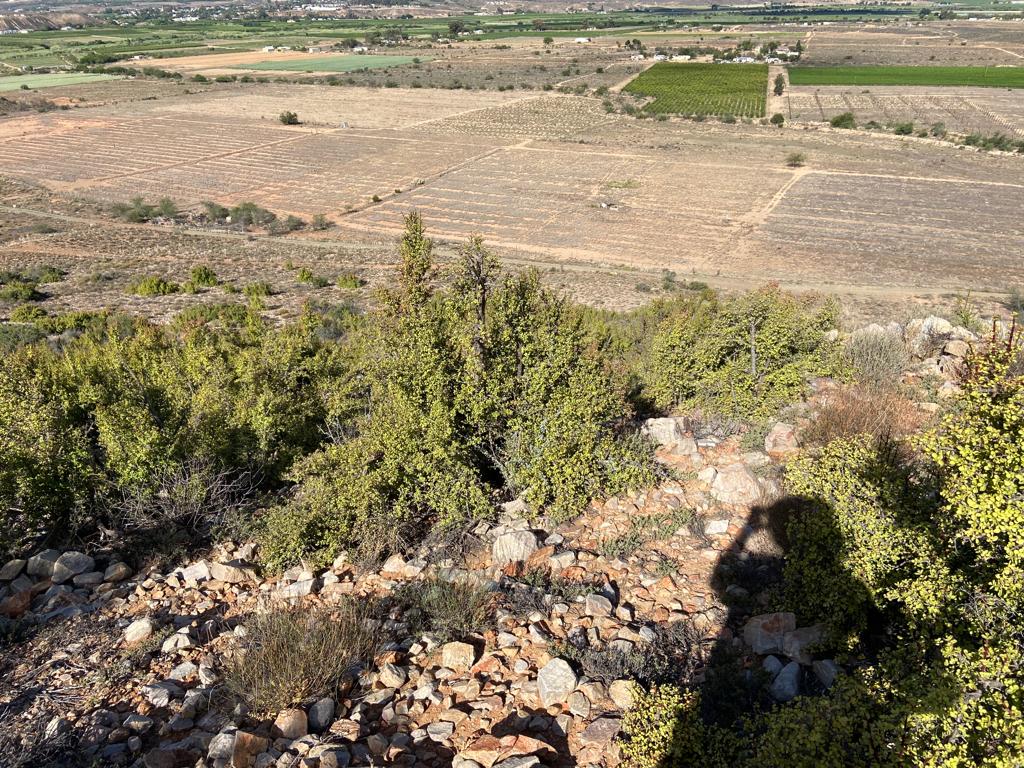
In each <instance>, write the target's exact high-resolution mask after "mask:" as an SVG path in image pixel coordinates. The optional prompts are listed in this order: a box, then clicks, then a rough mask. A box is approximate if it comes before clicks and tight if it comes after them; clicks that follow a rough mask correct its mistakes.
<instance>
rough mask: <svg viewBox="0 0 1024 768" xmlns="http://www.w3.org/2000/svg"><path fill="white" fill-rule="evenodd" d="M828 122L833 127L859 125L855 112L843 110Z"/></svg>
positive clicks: (853, 126)
mask: <svg viewBox="0 0 1024 768" xmlns="http://www.w3.org/2000/svg"><path fill="white" fill-rule="evenodd" d="M828 122H829V125H831V126H832V127H833V128H856V127H857V119H856V118H855V117H854V116H853V112H843V113H842V114H839V115H836V116H835V117H833V118H832V119H831V120H829V121H828Z"/></svg>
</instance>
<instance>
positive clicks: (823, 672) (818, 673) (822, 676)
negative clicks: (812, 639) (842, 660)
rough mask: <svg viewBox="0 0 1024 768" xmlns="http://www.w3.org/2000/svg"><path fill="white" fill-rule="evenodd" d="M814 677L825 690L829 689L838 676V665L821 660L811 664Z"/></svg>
mask: <svg viewBox="0 0 1024 768" xmlns="http://www.w3.org/2000/svg"><path fill="white" fill-rule="evenodd" d="M811 669H812V670H813V671H814V676H815V677H816V678H818V682H820V683H821V684H822V685H823V686H825V687H826V688H831V687H832V684H833V683H834V682H835V681H836V677H837V676H838V675H839V665H838V664H836V663H835V661H833V660H832V659H822V660H821V661H816V662H814V663H813V664H811Z"/></svg>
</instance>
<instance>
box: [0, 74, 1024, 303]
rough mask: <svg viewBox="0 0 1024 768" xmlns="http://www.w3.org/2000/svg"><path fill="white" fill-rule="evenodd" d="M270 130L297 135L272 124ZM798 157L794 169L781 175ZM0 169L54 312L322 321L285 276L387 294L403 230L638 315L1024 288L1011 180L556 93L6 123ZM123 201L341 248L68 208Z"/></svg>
mask: <svg viewBox="0 0 1024 768" xmlns="http://www.w3.org/2000/svg"><path fill="white" fill-rule="evenodd" d="M115 85H116V84H115ZM82 87H83V88H85V87H88V88H91V89H95V88H96V87H97V86H95V85H90V86H82ZM67 93H68V94H69V97H73V90H72V89H70V88H69V89H67ZM994 95H995V96H997V97H998V96H999V93H998V92H997V93H995V94H994ZM90 98H92V99H93V102H92V103H96V102H102V99H97V98H96V96H95V94H93V95H92V96H91V97H90ZM972 98H973V97H972ZM286 108H291V109H295V110H296V111H298V112H299V114H300V117H303V118H305V119H307V120H308V123H307V124H306V125H303V126H283V125H281V124H280V122H279V121H278V120H277V119H276V116H277V114H278V113H279V112H280V111H281V110H282V109H286ZM949 122H951V121H950V120H947V123H949ZM342 123H346V124H347V125H348V127H347V128H340V127H338V126H339V125H341V124H342ZM793 152H800V153H802V154H804V155H805V157H806V162H805V165H804V167H802V168H796V169H793V168H789V167H787V166H786V164H785V162H784V160H785V158H786V156H787V155H788V154H790V153H793ZM0 168H2V169H3V173H4V174H5V175H7V176H9V177H11V178H12V179H20V180H22V181H23V182H26V183H32V184H41V185H43V186H44V187H45V188H46V189H49V190H51V191H52V192H53V193H58V195H59V196H58V197H52V195H49V196H48V195H46V194H44V193H32V194H30V193H28V192H26V191H24V188H23V187H22V186H20V185H19V184H11V185H8V186H7V187H6V189H7V193H6V194H5V195H4V196H3V197H4V199H3V200H0V206H6V209H0V212H3V220H4V221H5V223H6V224H5V228H0V262H2V263H3V264H4V265H7V264H8V263H10V264H12V265H13V264H16V263H18V264H20V263H21V262H23V261H25V260H35V261H37V262H40V263H41V262H45V261H47V260H50V261H53V260H57V261H63V262H64V263H71V264H73V265H74V267H73V269H72V270H71V271H72V274H71V276H70V278H69V280H68V281H66V282H65V283H62V284H59V286H58V287H56V288H54V292H55V295H54V297H53V298H52V299H51V301H53V302H57V303H58V304H61V303H63V304H67V305H69V306H70V305H74V304H76V303H77V304H81V303H82V302H85V303H86V304H89V303H91V304H92V305H99V306H104V305H114V306H123V305H128V306H129V307H130V308H133V309H135V310H137V311H143V312H146V313H149V314H166V313H169V312H172V311H173V309H174V308H176V307H178V305H179V304H182V303H188V302H190V301H194V300H196V299H195V297H187V296H178V297H169V298H165V299H147V300H142V299H139V298H135V297H129V296H126V294H125V287H126V285H127V283H128V282H129V281H130V277H131V276H132V275H136V276H137V275H139V274H153V273H161V274H167V275H168V276H170V277H173V278H175V279H179V280H180V279H184V278H185V277H186V276H187V270H188V268H189V266H191V265H192V264H194V263H206V262H210V263H211V264H212V265H213V266H214V268H215V269H217V271H218V272H219V273H220V272H223V273H224V275H225V276H226V277H227V278H229V279H233V280H239V281H243V280H246V279H252V278H254V276H255V275H264V274H265V275H266V277H267V279H269V280H270V281H271V282H272V283H274V284H275V285H280V286H281V287H282V290H281V292H280V293H279V294H278V295H276V296H274V297H272V298H271V300H270V302H271V304H272V305H273V307H275V308H276V310H277V311H281V312H293V311H297V309H298V307H299V306H300V305H301V302H302V301H303V300H304V299H305V298H310V296H312V297H313V298H322V297H326V298H330V299H333V300H339V299H341V298H345V296H344V295H343V293H342V292H341V291H340V289H336V288H326V289H321V291H313V289H311V288H309V287H308V286H300V285H298V284H296V283H295V280H294V276H293V275H292V274H291V273H290V272H289V271H288V270H286V269H285V268H284V266H283V265H284V263H285V262H286V261H288V260H289V259H290V260H291V261H292V262H293V264H294V265H299V266H301V265H305V264H309V265H310V268H312V269H314V271H315V272H319V273H321V274H324V275H326V276H328V277H333V276H335V275H337V274H338V273H339V272H341V271H346V270H355V271H360V272H365V273H366V274H367V275H368V276H370V277H371V282H372V281H374V280H377V281H379V280H383V279H386V275H387V274H388V269H389V265H390V263H391V261H392V260H393V258H394V256H393V249H392V244H393V239H394V236H395V234H396V233H397V232H398V230H399V229H400V227H401V223H402V215H403V214H404V213H405V212H407V211H409V210H412V209H418V210H420V211H422V212H423V213H424V215H425V217H426V220H427V223H428V226H429V228H430V231H431V233H432V234H433V235H434V236H435V237H437V238H438V239H439V240H440V241H441V242H442V243H445V244H448V243H450V244H452V245H445V246H444V248H445V252H446V253H451V252H452V248H453V246H454V245H455V244H457V242H458V241H459V240H461V239H463V238H465V237H466V236H468V235H469V234H471V233H480V234H482V235H484V237H485V238H486V239H487V241H488V242H489V243H491V244H492V246H493V247H495V248H496V249H497V250H499V252H501V253H502V254H503V255H504V256H506V258H508V259H509V260H510V263H513V264H523V263H528V264H533V265H536V266H539V267H540V268H541V269H542V270H543V271H544V272H545V275H546V279H548V281H549V282H550V283H551V284H553V285H557V286H559V287H561V288H563V289H565V290H567V291H568V292H569V293H571V294H572V295H573V296H575V297H576V298H579V299H581V300H585V301H590V302H592V303H595V304H599V305H603V306H618V307H622V306H635V305H637V304H639V303H641V302H643V301H645V300H647V299H649V298H650V293H651V291H652V290H653V291H656V290H657V289H658V286H659V285H660V279H661V274H662V271H663V270H672V271H674V272H676V273H677V275H679V276H680V278H684V277H685V278H686V279H698V280H705V281H706V282H709V283H712V284H714V285H718V286H722V287H726V288H729V287H734V288H743V287H748V286H752V285H757V284H760V283H763V282H765V281H768V280H778V281H780V282H781V283H783V284H784V285H786V286H788V287H792V288H796V289H819V290H829V291H834V292H838V293H840V294H842V295H845V296H847V297H849V300H850V302H851V305H852V306H855V307H861V308H862V309H863V308H872V310H873V312H872V316H873V315H875V314H878V313H884V312H890V311H891V312H897V311H902V310H901V308H905V307H907V306H909V305H910V303H911V302H913V301H920V302H924V303H925V304H929V303H942V302H943V301H948V300H949V297H950V296H951V295H952V294H953V293H955V292H958V291H965V290H967V289H972V290H973V291H974V295H975V296H976V297H979V298H981V299H982V300H987V301H991V302H995V301H997V300H998V298H999V297H1000V296H1002V295H1004V294H1005V293H1006V291H1007V290H1008V287H1009V286H1012V285H1021V286H1024V264H1022V263H1021V261H1020V258H1019V255H1020V253H1021V252H1022V250H1024V220H1022V219H1021V217H1020V209H1021V205H1022V204H1024V157H1011V156H1006V155H993V154H985V153H981V152H975V151H973V150H967V149H961V148H957V147H955V146H952V145H949V144H942V143H939V142H935V141H931V140H922V139H916V138H898V137H895V136H891V135H875V134H871V133H867V132H849V131H833V130H829V129H817V128H811V127H810V126H796V127H793V128H790V127H786V128H783V129H781V130H780V129H776V128H774V127H770V126H766V125H756V124H742V123H740V124H736V125H722V124H717V123H694V122H687V121H679V120H674V119H673V120H667V121H664V122H661V121H657V122H656V121H653V120H637V119H635V118H632V117H628V116H625V115H618V114H607V113H606V112H605V111H604V110H603V108H602V106H601V101H600V99H595V98H584V97H575V96H566V95H561V94H557V93H556V94H550V93H548V94H541V93H536V92H534V93H529V92H523V91H514V92H505V93H494V92H467V91H437V90H430V91H428V90H425V89H400V88H395V89H361V88H352V87H345V88H331V87H326V86H286V85H278V84H267V85H260V84H248V85H245V86H241V85H232V86H230V87H225V88H214V89H209V90H207V91H205V92H202V93H193V94H188V93H184V92H182V91H181V90H177V89H175V88H168V89H166V91H165V92H163V93H162V94H161V95H154V96H151V97H147V98H141V99H137V100H123V101H120V100H117V99H112V100H109V101H108V102H106V103H105V104H103V105H101V106H95V107H87V108H78V109H72V110H68V111H61V112H51V113H47V114H24V115H19V116H14V117H10V118H7V119H4V120H0ZM136 195H142V196H144V197H146V198H147V199H148V200H150V201H155V200H156V199H157V198H159V197H163V196H169V197H171V198H174V199H175V200H176V201H177V203H178V204H179V206H182V207H185V208H189V207H198V204H199V203H200V201H203V200H210V199H213V200H216V201H218V202H221V203H224V204H234V203H238V202H241V201H245V200H252V201H254V202H257V203H259V204H260V205H263V206H266V207H268V208H270V209H272V210H274V211H276V212H278V213H279V214H283V213H286V212H288V213H295V214H297V215H300V216H302V217H303V218H306V219H308V218H309V217H311V216H312V215H314V214H318V213H324V214H326V215H327V216H328V217H329V218H330V219H331V220H333V221H334V222H335V224H336V226H335V227H334V228H333V229H331V230H329V231H328V232H325V233H309V232H306V233H299V234H297V235H292V236H288V237H282V238H256V239H255V240H253V239H249V238H247V237H246V236H245V235H235V234H230V235H229V234H224V233H204V232H187V231H183V230H180V229H171V228H167V227H157V226H154V225H134V226H133V225H123V224H117V225H113V224H110V223H109V221H107V222H104V221H103V219H102V217H97V216H96V213H95V208H94V207H89V205H88V204H85V203H83V204H80V205H78V206H76V205H75V204H74V203H73V201H74V200H75V199H81V200H83V201H88V200H100V201H108V202H112V201H123V200H127V199H129V198H131V197H134V196H136ZM374 196H376V197H377V199H376V200H375V199H374ZM83 206H84V207H83ZM76 210H85V211H86V212H87V214H86V215H84V216H83V215H80V214H76V213H75V211H76ZM29 211H36V212H38V213H39V214H40V215H45V214H53V213H56V214H57V215H68V212H69V211H70V215H72V216H73V217H74V216H78V218H73V219H71V220H66V221H65V220H63V219H56V221H58V222H59V223H60V230H59V231H58V232H55V233H38V232H34V231H26V230H25V226H26V225H25V220H26V217H29V218H31V214H29V213H28V212H29ZM79 219H81V220H79ZM97 271H98V272H99V273H104V272H108V271H109V272H113V273H114V274H115V277H113V278H111V279H110V280H105V279H101V277H97V276H96V273H97ZM335 293H336V294H338V295H337V296H334V294H335ZM90 297H91V298H90ZM943 297H946V298H943ZM224 298H225V297H224V296H222V295H220V294H219V293H217V292H211V294H210V295H206V294H204V295H202V296H201V297H200V299H199V300H203V301H214V300H218V301H219V300H224ZM232 300H236V299H232ZM880 307H882V308H884V307H887V309H880ZM0 311H3V309H2V308H0ZM858 311H859V310H858Z"/></svg>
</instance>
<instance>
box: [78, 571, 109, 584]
mask: <svg viewBox="0 0 1024 768" xmlns="http://www.w3.org/2000/svg"><path fill="white" fill-rule="evenodd" d="M71 583H72V584H74V585H75V586H76V587H95V586H96V585H97V584H102V583H103V574H102V573H101V572H100V571H89V572H88V573H80V574H78V575H77V576H75V577H74V578H73V579H71Z"/></svg>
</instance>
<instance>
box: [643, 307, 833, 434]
mask: <svg viewBox="0 0 1024 768" xmlns="http://www.w3.org/2000/svg"><path fill="white" fill-rule="evenodd" d="M836 310H837V308H836V305H835V304H834V303H833V302H831V301H825V302H821V301H819V300H816V299H810V298H808V299H803V298H798V297H795V296H791V295H789V294H786V293H783V292H782V291H780V290H779V289H778V288H777V287H767V288H763V289H761V290H758V291H753V292H751V293H748V294H746V295H745V296H741V297H739V298H736V299H724V300H720V299H716V298H715V297H714V296H712V295H710V294H708V293H705V294H702V295H701V296H699V297H697V298H694V299H691V300H690V301H688V302H686V303H685V304H684V305H683V307H682V309H681V310H680V311H678V312H676V313H675V314H673V315H672V316H670V317H669V318H668V319H667V320H665V321H664V322H663V323H662V325H661V327H660V328H659V329H658V332H657V334H656V335H655V337H654V340H653V343H652V350H651V356H650V365H649V374H648V377H649V387H650V392H651V394H652V395H653V397H654V399H655V401H656V403H657V404H658V405H660V406H662V407H666V408H670V407H677V406H678V407H693V406H701V407H704V408H708V409H711V410H713V411H716V412H720V413H726V414H733V415H740V416H748V417H763V416H767V415H769V414H771V413H773V412H775V411H777V410H778V409H779V408H780V407H781V406H783V405H785V404H786V403H789V402H792V401H793V400H795V399H797V398H798V397H799V396H800V395H801V394H802V393H803V391H804V389H805V388H806V386H807V380H808V379H809V378H810V377H813V376H823V375H830V374H834V373H836V372H837V371H838V369H839V356H838V347H837V345H836V343H835V342H829V341H827V340H826V337H825V333H826V331H828V330H829V329H831V328H833V327H834V326H835V322H836Z"/></svg>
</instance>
